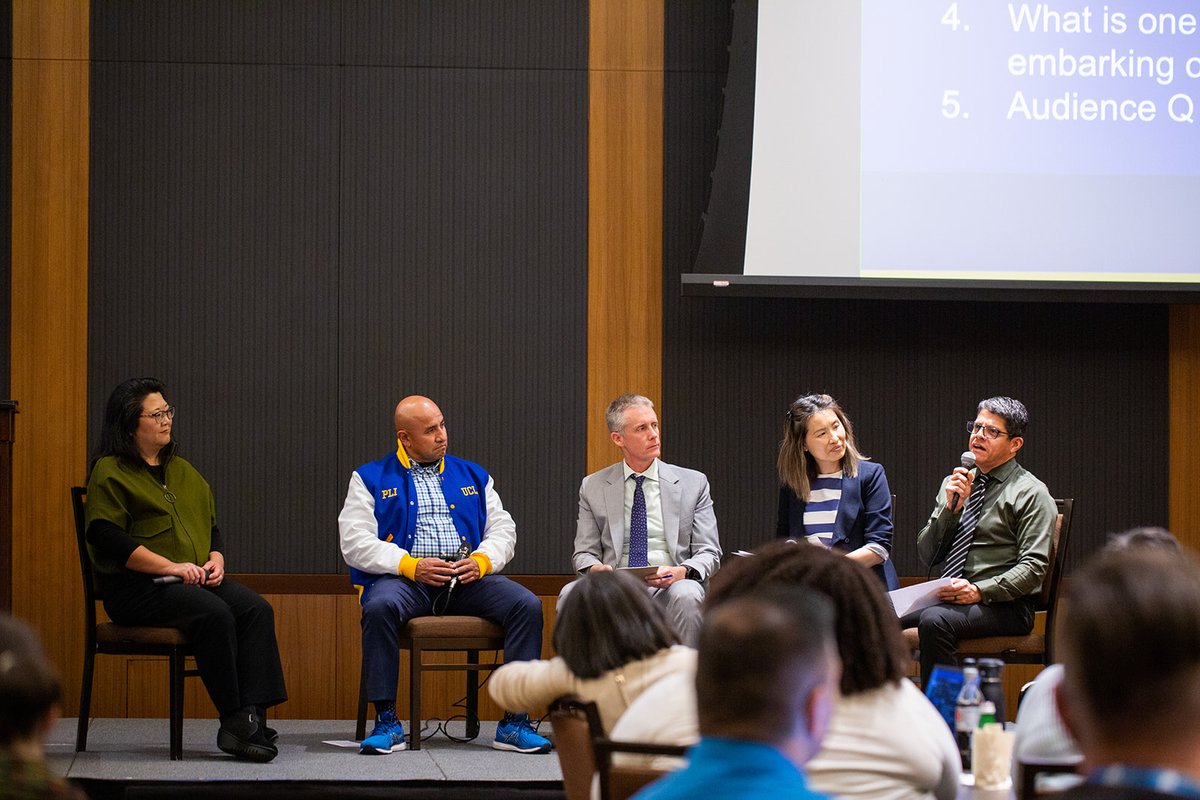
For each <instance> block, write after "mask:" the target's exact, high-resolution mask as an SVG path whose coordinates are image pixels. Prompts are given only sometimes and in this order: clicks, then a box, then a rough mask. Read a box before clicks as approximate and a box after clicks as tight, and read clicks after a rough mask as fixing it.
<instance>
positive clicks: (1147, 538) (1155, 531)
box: [1104, 526, 1179, 553]
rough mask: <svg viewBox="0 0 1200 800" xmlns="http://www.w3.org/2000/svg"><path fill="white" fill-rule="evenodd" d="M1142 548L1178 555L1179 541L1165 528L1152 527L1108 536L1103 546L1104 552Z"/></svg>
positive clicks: (1131, 529)
mask: <svg viewBox="0 0 1200 800" xmlns="http://www.w3.org/2000/svg"><path fill="white" fill-rule="evenodd" d="M1143 548H1147V549H1158V550H1166V551H1168V552H1172V553H1178V552H1179V540H1178V539H1176V538H1175V534H1173V533H1171V532H1170V531H1169V530H1167V529H1166V528H1156V527H1153V526H1146V527H1142V528H1130V529H1129V530H1127V531H1122V532H1121V533H1114V534H1112V535H1111V536H1109V537H1108V542H1106V543H1105V545H1104V552H1106V553H1114V552H1125V551H1129V550H1141V549H1143Z"/></svg>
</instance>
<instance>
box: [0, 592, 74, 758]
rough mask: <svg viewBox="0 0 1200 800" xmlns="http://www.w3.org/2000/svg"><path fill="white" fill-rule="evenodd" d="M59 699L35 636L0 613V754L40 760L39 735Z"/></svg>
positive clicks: (48, 723)
mask: <svg viewBox="0 0 1200 800" xmlns="http://www.w3.org/2000/svg"><path fill="white" fill-rule="evenodd" d="M59 696H60V687H59V683H58V678H57V677H56V675H55V674H54V670H52V669H51V668H50V665H49V664H48V663H47V661H46V659H45V656H43V655H42V648H41V645H40V644H39V643H38V639H37V636H36V635H35V634H34V632H33V631H32V630H31V629H30V628H29V626H28V625H26V624H25V623H23V622H21V621H19V620H16V619H13V618H12V617H10V616H8V615H6V614H0V751H5V752H8V753H11V754H14V755H16V756H18V757H20V758H26V759H32V760H40V759H41V754H42V744H41V740H42V736H43V735H44V734H45V733H46V732H47V731H48V730H49V728H50V727H51V726H52V725H53V724H54V721H55V720H56V719H57V718H58V701H59Z"/></svg>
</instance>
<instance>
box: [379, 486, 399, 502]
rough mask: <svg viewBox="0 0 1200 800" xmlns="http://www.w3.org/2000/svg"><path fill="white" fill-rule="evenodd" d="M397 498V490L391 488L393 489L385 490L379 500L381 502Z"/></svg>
mask: <svg viewBox="0 0 1200 800" xmlns="http://www.w3.org/2000/svg"><path fill="white" fill-rule="evenodd" d="M395 496H396V489H395V488H391V489H384V490H383V492H382V494H381V495H380V498H379V499H381V500H387V499H388V498H389V497H395Z"/></svg>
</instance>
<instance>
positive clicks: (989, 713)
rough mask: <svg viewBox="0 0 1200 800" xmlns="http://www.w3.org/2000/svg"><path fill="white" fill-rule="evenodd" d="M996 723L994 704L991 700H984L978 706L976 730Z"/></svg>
mask: <svg viewBox="0 0 1200 800" xmlns="http://www.w3.org/2000/svg"><path fill="white" fill-rule="evenodd" d="M995 721H996V704H995V703H993V702H992V701H991V700H984V701H983V702H982V703H980V704H979V725H977V726H976V729H979V728H982V727H983V726H985V725H990V724H991V723H993V722H995Z"/></svg>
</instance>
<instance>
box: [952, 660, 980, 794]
mask: <svg viewBox="0 0 1200 800" xmlns="http://www.w3.org/2000/svg"><path fill="white" fill-rule="evenodd" d="M982 702H983V692H981V691H980V690H979V670H977V669H976V668H975V667H963V685H962V689H960V690H959V692H958V700H957V702H956V703H955V704H954V738H955V739H956V740H957V741H958V754H959V756H960V757H961V758H962V768H963V772H970V771H971V737H972V736H973V735H974V734H975V729H976V728H978V727H979V704H980V703H982Z"/></svg>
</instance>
